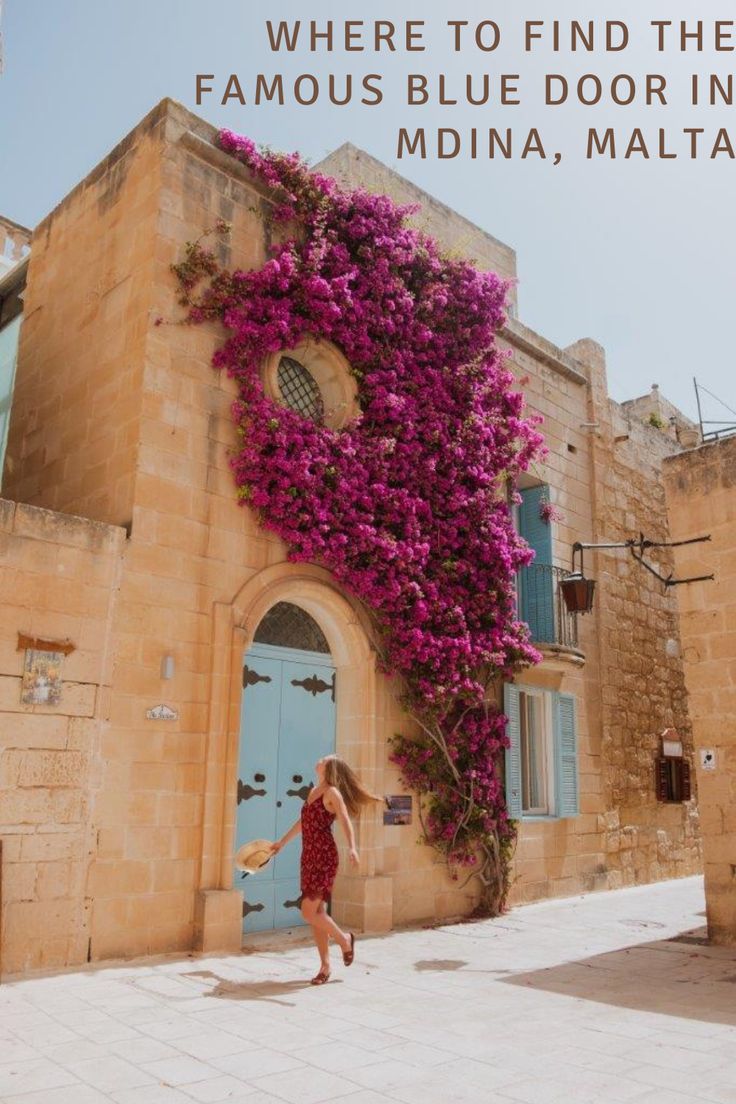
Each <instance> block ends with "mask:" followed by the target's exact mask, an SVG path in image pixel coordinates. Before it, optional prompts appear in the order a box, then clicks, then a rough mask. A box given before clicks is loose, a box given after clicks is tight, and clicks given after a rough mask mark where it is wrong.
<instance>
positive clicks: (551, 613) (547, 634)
mask: <svg viewBox="0 0 736 1104" xmlns="http://www.w3.org/2000/svg"><path fill="white" fill-rule="evenodd" d="M567 574H568V572H567V571H565V570H564V568H561V567H551V566H550V565H549V564H537V563H533V564H530V565H529V566H528V567H523V568H522V569H521V570H520V571H519V574H518V577H517V578H518V582H517V595H518V604H519V618H520V619H521V620H522V621H525V622H526V623H527V625H528V626H529V629H530V630H531V634H532V641H533V642H534V643H535V644H539V645H548V646H550V647H551V648H553V649H554V650H555V651H556V650H557V649H562V650H563V651H564V650H568V649H569V651H570V652H573V653H577V654H578V655H580V653H579V651H578V618H577V614H575V613H568V611H567V607H566V606H565V603H564V601H563V598H562V594H561V592H560V580H561V579H563V578H564V577H565V575H567ZM543 650H544V649H543Z"/></svg>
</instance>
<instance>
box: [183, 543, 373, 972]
mask: <svg viewBox="0 0 736 1104" xmlns="http://www.w3.org/2000/svg"><path fill="white" fill-rule="evenodd" d="M278 602H291V603H293V604H294V605H297V606H299V607H301V608H302V609H304V610H305V611H306V612H307V613H308V614H309V615H310V616H311V617H313V618H314V620H315V621H316V622H317V624H318V625H319V627H320V629H321V630H322V632H323V633H324V635H325V637H326V639H327V642H328V644H329V648H330V654H331V656H332V661H333V663H334V664H335V667H336V669H337V698H336V706H337V717H336V750H337V754H338V755H340V756H341V757H342V758H344V759H346V760H347V761H348V762H349V763H350V764H351V766H353V767H354V768H355V769H356V770H357V771H358V773H359V775H360V777H361V779H362V780H363V782H364V783H365V784H366V785H367V786H368V788H369V789H372V790H373V791H374V792H378V793H381V791H382V786H381V779H382V771H383V760H384V748H383V746H382V745H381V746H380V747H379V739H378V722H377V712H378V710H377V679H378V676H377V673H376V664H375V654H374V652H373V651H372V649H371V646H370V643H369V638H368V633H367V631H366V626H365V624H364V622H363V620H362V618H361V615H360V614H359V612H358V611H357V610H356V609H355V608H354V606H353V605H352V604H351V603H350V601H349V600H348V599H347V597H346V596H345V595H344V594H343V593H342V592H341V591H340V590H339V589H338V587H337V586H336V584H335V581H334V579H333V578H332V576H331V575H330V573H329V572H328V571H325V570H324V569H323V568H319V567H316V566H314V565H312V564H292V563H281V564H275V565H273V566H271V567H268V568H265V569H264V570H262V571H259V572H257V573H256V574H255V575H253V576H252V577H251V578H250V579H249V580H248V581H247V582H246V583H245V584H244V586H243V587H242V588H241V589H240V591H239V592H238V593H237V595H236V596H235V598H234V599H233V601H232V603H230V604H225V603H216V604H215V606H214V622H213V641H212V680H211V696H210V715H209V725H208V734H207V754H206V778H205V794H204V825H203V832H202V856H201V868H200V897H199V906H198V916H197V946H198V947H199V948H200V949H202V950H213V949H215V947H219V948H228V947H229V948H230V949H233V948H234V947H238V946H240V940H241V911H242V910H241V905H242V898H241V895H240V892H239V891H237V890H233V888H232V885H233V879H232V853H233V844H234V839H235V811H236V789H237V763H238V739H239V731H240V707H241V689H242V688H241V679H240V677H239V675H240V669H241V666H242V657H243V654H244V652H246V651H247V650H248V649H249V648H250V646H251V645H252V643H253V637H254V635H255V632H256V628H257V626H258V625H259V624H260V623H261V621H262V619H263V617H264V616H265V615H266V614H267V613H268V611H269V610H270V609H271V608H272V607H273V606H275V605H276V604H277V603H278ZM357 831H358V846H359V850H360V855H361V860H360V867H359V870H358V873H357V874H352V873H350V874H345V873H341V874H340V875H339V877H338V879H337V882H336V884H335V892H334V895H333V902H332V906H333V912H334V915H335V916H336V918H337V919H338V922H345V923H350V924H352V925H354V926H356V927H362V928H365V927H371V928H372V929H374V930H386V929H387V928H389V927H390V926H391V917H390V912H391V908H390V887H391V880H390V879H389V878H384V877H376V876H375V875H376V872H377V871H378V870H380V869H381V862H380V860H381V857H382V851H381V847H382V832H381V812H380V809H379V808H378V807H377V808H376V809H375V810H372V811H370V812H366V813H364V814H363V815H362V816H361V818H360V822H359V824H358V826H357ZM338 844H339V846H340V847H342V841H341V840H339V839H338ZM347 869H348V867H347V863H346V861H345V859H344V858H343V859H342V861H341V870H342V871H346V870H347Z"/></svg>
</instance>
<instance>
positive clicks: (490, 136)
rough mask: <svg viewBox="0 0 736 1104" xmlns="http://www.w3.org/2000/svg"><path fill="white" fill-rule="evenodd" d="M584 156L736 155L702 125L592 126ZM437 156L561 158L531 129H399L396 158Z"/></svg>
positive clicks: (725, 136) (722, 136)
mask: <svg viewBox="0 0 736 1104" xmlns="http://www.w3.org/2000/svg"><path fill="white" fill-rule="evenodd" d="M582 152H583V155H584V156H585V158H586V159H587V160H589V161H590V160H594V159H598V158H607V159H609V160H612V161H613V160H622V161H628V160H631V159H632V158H641V159H642V160H647V161H648V160H650V159H657V160H660V161H676V160H677V159H678V158H690V159H692V160H697V159H699V158H710V159H711V160H712V159H715V158H718V157H721V156H723V157H726V158H730V159H731V160H733V159H734V158H735V157H736V150H735V148H734V142H733V141H732V139H731V136H730V134H729V131H728V130H726V129H725V128H724V127H722V128H720V129H719V130H716V131H712V132H710V133H708V132H707V131H706V129H705V128H704V127H683V128H682V130H675V131H668V130H666V129H665V128H664V127H659V128H658V129H656V130H652V131H651V132H647V131H645V130H643V129H641V128H640V127H635V128H634V129H633V130H628V131H623V130H619V129H617V128H616V127H605V128H603V127H601V128H596V127H591V128H590V129H589V130H588V131H587V133H586V134H585V136H584V138H583V149H582ZM428 156H430V157H432V156H436V157H438V158H439V159H440V160H444V161H447V160H451V159H452V158H454V157H460V156H464V157H469V158H471V159H472V160H477V159H478V158H482V157H486V158H489V159H491V160H493V159H494V158H505V159H506V160H510V159H511V158H519V159H520V160H522V161H524V160H526V159H527V158H528V157H538V158H540V159H541V160H547V159H548V158H550V159H551V160H553V161H554V164H559V162H560V161H561V160H562V154H561V153H559V152H556V151H554V152H550V151H548V149H547V147H546V146H545V143H544V141H543V139H542V136H541V134H540V132H539V131H538V130H537V129H536V128H534V127H532V129H531V130H529V131H525V132H523V133H521V134H516V133H515V132H514V131H513V130H512V128H511V127H507V128H505V129H498V130H497V129H495V128H494V127H489V128H488V129H481V128H479V127H469V128H468V129H467V130H465V131H460V130H456V129H455V128H454V127H438V128H437V130H432V131H429V130H426V129H425V128H424V127H417V128H416V129H413V130H408V129H405V128H403V127H402V128H401V129H400V130H399V134H398V140H397V157H398V158H399V160H403V159H404V158H406V157H418V158H420V159H424V158H426V157H428Z"/></svg>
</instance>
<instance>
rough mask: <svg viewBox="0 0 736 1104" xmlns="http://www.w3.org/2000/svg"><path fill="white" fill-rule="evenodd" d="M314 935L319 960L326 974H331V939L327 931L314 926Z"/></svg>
mask: <svg viewBox="0 0 736 1104" xmlns="http://www.w3.org/2000/svg"><path fill="white" fill-rule="evenodd" d="M312 935H313V937H314V942H315V943H316V944H317V950H318V951H319V960H320V963H321V964H322V969H323V970H324V971H325V973H328V974H329V972H330V937H329V935H328V934H327V932H326V931H323V930H322V929H321V928H317V927H315V925H314V924H312Z"/></svg>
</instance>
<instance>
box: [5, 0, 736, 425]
mask: <svg viewBox="0 0 736 1104" xmlns="http://www.w3.org/2000/svg"><path fill="white" fill-rule="evenodd" d="M3 10H4V15H3V27H2V29H3V32H4V40H5V72H4V74H3V75H2V77H0V156H1V160H0V211H1V212H2V213H3V214H5V215H7V216H9V217H10V218H13V219H15V220H16V221H18V222H21V223H25V224H27V225H30V226H33V225H34V224H35V223H37V222H38V221H39V220H40V219H41V218H42V217H43V216H44V215H45V214H46V213H47V212H48V211H49V210H50V209H51V208H52V207H53V206H54V205H55V204H56V203H57V202H58V201H59V200H60V199H61V198H62V197H63V196H64V195H65V194H66V192H68V191H69V189H70V188H71V187H73V185H74V184H75V183H76V182H77V181H78V180H79V179H80V178H82V177H83V176H84V175H85V174H86V173H87V172H88V171H89V170H90V169H91V168H92V167H93V166H94V165H95V164H96V163H97V162H98V161H99V160H100V159H101V158H102V157H103V156H104V155H105V154H106V153H107V152H108V150H109V149H110V148H111V147H112V146H113V145H114V144H115V143H116V142H117V141H118V140H119V139H120V138H121V137H122V136H123V135H124V134H125V133H127V131H128V130H130V129H131V128H132V127H133V126H134V125H135V124H136V123H137V122H138V120H139V119H140V118H141V117H142V116H143V115H144V114H145V113H146V112H147V111H148V110H150V108H151V107H152V106H153V105H154V104H155V103H156V102H157V101H158V100H160V99H161V98H162V97H164V96H172V97H173V98H174V99H177V100H180V101H181V102H182V103H184V104H185V105H186V106H187V107H189V108H191V109H192V110H196V111H198V113H199V114H201V115H203V116H204V117H205V118H207V119H208V120H210V121H211V122H213V123H215V124H218V125H227V126H229V127H231V128H232V129H234V130H238V131H241V132H242V133H247V134H249V135H251V136H252V137H253V138H255V139H256V140H258V141H260V142H266V143H268V144H269V145H271V146H274V147H276V148H281V149H295V148H296V149H299V150H300V152H301V153H302V154H304V155H305V156H307V157H308V158H309V159H310V160H312V161H317V160H319V159H320V158H321V157H323V156H324V155H325V154H326V153H327V152H328V151H329V150H330V149H332V148H334V147H335V146H337V145H339V144H340V143H341V142H343V141H345V140H346V139H349V140H350V141H352V142H354V143H355V144H356V145H359V146H362V147H363V148H365V149H366V150H368V151H369V152H370V153H372V154H373V155H374V156H376V157H378V158H380V159H381V160H382V161H385V162H386V163H388V164H389V165H394V167H396V168H397V169H399V171H401V172H402V173H403V174H404V175H406V176H408V177H409V178H410V179H412V180H414V181H415V182H416V183H417V184H419V185H420V186H421V187H423V188H425V189H427V190H428V191H429V192H431V193H433V194H434V195H436V196H438V197H439V198H440V199H442V200H444V201H445V202H446V203H448V204H450V205H451V206H452V207H454V208H456V209H457V210H458V211H460V212H461V213H463V214H464V215H466V216H468V217H469V218H470V219H472V220H473V221H474V222H477V223H478V224H479V225H481V226H482V227H484V228H485V229H487V230H488V231H489V232H490V233H492V234H493V235H495V236H496V237H498V238H501V240H503V241H505V242H508V243H509V244H510V245H511V246H513V247H514V248H515V249H516V251H517V254H518V264H519V275H520V279H521V283H520V288H519V299H520V316H521V319H522V321H524V322H525V323H526V324H527V325H530V326H531V327H533V328H534V329H536V330H538V331H539V332H540V333H542V334H543V335H544V336H545V337H547V338H548V339H550V340H551V341H553V342H555V343H556V344H558V345H562V346H564V345H566V344H569V343H570V342H572V341H574V340H576V339H577V338H579V337H593V338H595V339H596V340H598V341H600V342H601V343H602V344H603V345H604V346H605V348H606V350H607V354H608V364H609V386H610V390H611V393H612V394H613V396H614V397H615V398H617V399H625V398H631V397H633V396H635V395H639V394H642V393H644V392H646V391H647V390H648V389H649V386H650V384H651V383H653V382H657V383H659V384H660V386H661V389H662V391H663V392H664V393H665V394H666V395H667V396H668V397H670V398H671V399H672V400H673V401H674V402H676V403H678V404H679V405H680V406H681V407H682V408H683V409H684V410H685V411H686V412H688V413H690V414H691V415H692V414H694V397H693V390H692V377H693V375H697V376H698V378H699V380H700V381H702V383H704V384H705V385H706V386H707V387H709V388H710V389H711V390H712V391H715V392H716V393H718V394H719V395H721V396H722V398H724V399H725V400H726V402H728V403H729V404H730V405H731V406H733V407H736V386H735V385H734V383H733V378H734V371H733V367H732V364H731V350H730V340H729V335H728V328H729V323H730V319H731V317H732V314H733V303H734V292H735V291H736V288H735V286H734V284H735V280H734V259H733V258H734V255H735V249H734V247H735V246H736V221H735V220H734V215H733V196H734V182H735V181H736V162H733V161H730V160H727V159H726V158H720V159H718V160H717V161H715V162H714V161H711V160H709V159H708V158H707V157H705V158H704V159H702V160H699V161H696V162H691V161H689V160H687V159H686V158H685V157H684V156H682V157H680V158H679V159H678V160H675V161H663V162H660V161H657V160H656V159H654V158H653V159H652V160H650V161H649V162H642V161H641V159H639V160H637V161H636V163H635V162H633V161H631V162H624V161H623V160H621V161H616V162H610V161H605V162H603V161H600V162H595V163H591V162H586V161H585V160H584V158H583V156H581V152H580V151H581V148H582V147H583V146H584V141H583V139H584V136H585V134H586V133H587V128H588V127H589V126H597V127H605V126H612V125H615V126H616V127H617V128H618V130H619V133H620V134H621V135H623V134H624V133H625V132H627V131H628V132H630V131H631V129H632V128H633V127H636V126H641V127H642V128H643V129H644V130H645V133H646V134H647V135H648V136H650V137H651V138H652V142H651V144H652V148H653V149H655V148H656V133H657V130H658V128H659V127H660V126H663V127H665V128H666V129H667V131H668V134H669V136H670V145H671V147H672V148H676V149H678V150H679V151H680V152H681V153H683V154H684V152H685V149H686V146H685V142H684V139H683V135H682V128H683V127H684V126H702V127H705V129H706V132H707V135H706V143H705V144H708V145H709V146H710V144H712V142H710V140H709V137H710V135H713V134H715V132H716V131H717V129H718V128H719V127H723V126H725V127H727V126H729V125H732V127H733V142H734V145H735V146H736V112H734V111H733V109H731V110H729V109H728V108H727V107H718V108H703V107H701V108H698V109H694V108H692V107H691V106H690V105H689V104H688V103H687V97H686V92H687V89H688V87H689V74H690V73H691V72H695V71H697V72H700V73H707V72H710V71H712V72H716V73H720V74H722V75H723V76H724V77H725V75H726V74H727V73H729V72H733V71H734V69H735V68H736V66H735V65H734V59H735V56H734V54H733V53H720V54H716V53H715V52H714V51H713V50H712V49H711V48H708V49H706V50H704V51H703V52H702V53H701V54H699V55H698V54H695V53H686V54H680V53H678V52H671V53H668V54H667V55H662V54H657V52H656V49H655V48H654V32H653V30H652V28H650V27H649V26H648V22H649V20H651V19H670V20H679V19H686V18H687V19H691V20H694V18H695V16H696V15H697V17H698V18H700V19H703V20H704V21H705V22H706V25H710V24H711V23H712V21H713V20H714V19H716V18H719V19H724V18H727V17H728V15H729V14H734V12H733V5H729V4H727V5H723V4H720V3H718V2H717V0H701V2H700V3H698V4H697V5H696V4H694V3H692V2H688V0H667V2H666V3H665V2H664V0H659V2H657V3H652V2H651V0H617V2H616V3H615V4H614V3H613V0H602V2H601V3H598V4H595V5H591V4H590V3H582V2H575V0H556V2H555V4H552V3H545V4H532V3H531V2H528V0H497V2H496V3H494V4H493V5H489V4H487V3H483V2H482V0H454V2H453V3H446V2H445V0H429V2H427V0H424V2H423V3H422V2H419V0H393V2H392V3H384V4H368V3H367V2H365V0H363V2H362V3H358V2H356V0H343V3H339V4H338V3H336V2H332V0H269V2H266V0H208V2H207V3H204V2H202V0H125V2H121V0H4V9H3ZM548 12H549V19H550V20H551V18H552V17H555V18H558V19H560V20H561V21H563V23H565V21H566V22H569V20H570V19H573V18H576V19H581V20H588V19H589V18H591V13H592V12H594V13H595V15H596V19H597V21H602V20H604V19H606V18H610V19H622V20H626V21H627V22H628V24H629V26H630V28H631V31H632V45H631V47H630V48H629V50H627V51H626V52H625V53H623V54H612V55H609V56H605V55H604V54H602V53H598V54H596V55H594V56H592V57H591V56H590V55H587V54H577V55H572V54H570V53H569V51H565V52H561V53H558V54H554V53H552V52H551V50H550V49H549V48H540V49H539V50H535V51H534V52H533V53H532V54H530V55H527V56H525V55H524V54H523V52H522V50H521V48H520V43H521V41H522V39H521V34H522V25H523V21H524V20H525V19H536V18H542V17H545V18H546V17H547V13H548ZM266 18H270V19H272V20H277V19H281V18H285V19H294V18H301V19H303V20H309V19H310V18H314V19H317V20H320V21H324V20H326V19H328V18H332V19H335V20H344V19H363V20H366V21H369V20H370V19H372V18H374V19H375V18H382V19H392V20H394V22H396V23H401V21H402V20H404V19H412V18H413V19H425V20H426V21H427V24H428V28H427V32H426V42H427V44H428V49H427V51H426V52H425V53H423V54H410V55H407V54H405V53H397V54H395V55H386V54H382V55H380V56H378V57H377V56H375V55H373V54H371V53H369V52H366V53H364V54H358V53H356V54H352V55H350V56H349V60H346V56H345V55H344V54H332V55H327V54H325V53H324V52H320V53H317V54H309V53H306V52H299V53H296V54H292V55H288V56H284V55H275V54H272V53H270V52H269V50H268V45H267V39H266V34H265V28H264V21H265V19H266ZM447 19H467V20H469V21H471V23H473V22H477V21H479V20H481V19H495V20H496V21H497V22H498V23H499V24H500V25H501V28H502V32H503V36H504V37H503V41H502V45H501V47H500V48H499V49H498V51H496V52H495V53H481V52H478V51H476V50H474V49H473V50H464V51H463V52H462V53H461V54H453V53H451V51H450V50H449V49H447V43H448V41H449V39H448V34H447V29H446V28H445V26H444V24H445V21H446V20H447ZM708 41H712V39H709V40H708ZM734 42H735V43H736V36H735V37H734ZM347 70H352V72H353V73H354V74H357V75H358V76H360V75H361V74H363V73H370V72H382V73H383V74H384V89H385V91H386V102H385V103H384V104H382V105H381V106H379V107H362V106H360V105H359V104H358V103H354V104H352V105H350V106H347V107H335V106H331V105H329V104H328V103H324V104H322V103H320V104H319V105H317V106H315V107H311V108H305V107H298V106H290V107H277V106H269V105H266V106H261V107H255V106H251V105H250V104H249V105H247V106H244V107H243V106H240V105H238V104H237V103H234V102H233V103H231V104H229V105H228V106H225V107H223V106H221V105H220V103H219V97H216V96H211V97H210V98H209V99H208V100H207V101H206V102H205V103H203V104H202V106H201V107H196V105H195V100H194V89H195V84H194V75H195V73H197V72H209V73H215V74H216V77H217V80H216V83H217V87H218V88H220V89H221V88H222V86H223V84H224V80H225V79H226V78H227V75H228V74H230V73H232V72H236V73H238V74H239V76H240V79H241V82H242V86H243V90H244V92H245V94H246V97H248V98H249V99H250V90H251V88H252V85H253V78H254V75H255V74H256V73H259V72H262V73H264V74H273V73H274V72H278V71H281V72H283V73H284V74H285V76H286V77H287V78H288V76H289V75H290V76H291V79H292V81H293V78H294V77H295V76H296V75H298V74H299V73H305V72H310V73H314V74H315V75H317V76H318V77H319V78H320V79H321V80H322V81H323V82H324V78H325V77H326V75H327V74H328V73H330V72H333V73H336V74H340V73H345V72H346V71H347ZM591 71H597V72H599V73H601V74H605V73H608V74H609V75H612V74H615V73H619V72H626V73H631V74H634V75H636V76H640V75H642V74H644V73H646V72H654V73H662V74H665V75H666V76H667V78H668V85H669V88H670V89H671V103H670V105H669V106H668V107H667V108H666V109H665V108H659V107H651V108H648V109H647V108H645V107H640V106H637V105H634V106H631V107H615V106H610V105H609V106H605V107H599V108H593V107H588V108H585V107H575V106H570V105H566V106H564V107H558V108H549V107H544V106H543V105H541V106H540V105H539V104H538V102H537V101H538V97H539V90H540V88H541V87H542V84H541V82H542V74H543V73H545V72H559V73H563V74H568V75H572V76H575V75H579V74H582V73H585V72H591ZM409 72H424V73H428V74H434V75H436V74H438V73H439V72H445V73H446V74H447V76H448V81H450V82H452V83H451V86H450V87H451V89H454V88H458V87H460V86H461V82H462V81H464V77H465V74H466V73H472V74H475V75H477V76H480V75H482V74H483V73H489V74H491V76H492V78H493V82H494V83H493V87H495V80H496V78H497V77H498V75H499V74H500V73H519V74H520V77H521V86H522V88H523V89H524V90H525V94H524V103H523V104H522V106H518V107H507V108H500V107H498V106H496V105H495V104H493V105H490V106H486V107H457V108H449V107H439V106H438V105H436V104H433V105H431V106H427V107H424V108H421V109H419V108H416V107H415V108H413V109H412V108H407V107H405V106H403V104H402V102H401V101H402V99H403V87H404V83H403V82H404V80H405V76H406V73H409ZM287 84H288V80H287ZM397 124H398V125H404V124H405V125H406V126H413V127H415V126H420V125H422V126H424V127H425V128H426V129H427V131H428V132H430V131H432V130H433V129H436V128H437V127H438V126H453V127H455V128H456V129H458V130H459V131H461V132H462V133H463V134H466V133H467V132H468V129H469V128H470V127H471V126H477V127H478V128H480V129H481V130H486V131H487V129H488V127H489V126H497V127H504V128H505V127H506V126H513V127H514V129H515V131H516V133H517V134H519V135H523V134H525V133H526V132H527V130H528V128H529V127H530V126H537V127H538V128H539V130H540V132H541V133H542V136H543V138H544V139H545V142H546V144H547V146H548V151H549V152H554V151H556V150H558V149H560V150H562V151H563V160H562V163H561V164H560V165H559V166H558V167H556V168H555V167H552V165H551V161H548V162H546V163H539V162H538V161H535V160H533V159H530V160H527V161H526V162H522V161H520V160H514V161H511V162H506V161H502V160H496V161H493V162H490V161H488V160H476V161H471V160H470V159H468V158H467V157H462V158H458V159H457V160H454V161H438V160H437V159H436V158H432V159H428V160H426V161H419V160H415V159H410V160H404V161H402V162H400V163H399V162H397V160H396V129H397ZM622 140H623V139H622ZM711 416H713V417H717V416H718V417H728V415H727V413H721V414H717V413H716V411H715V408H712V409H711Z"/></svg>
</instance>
